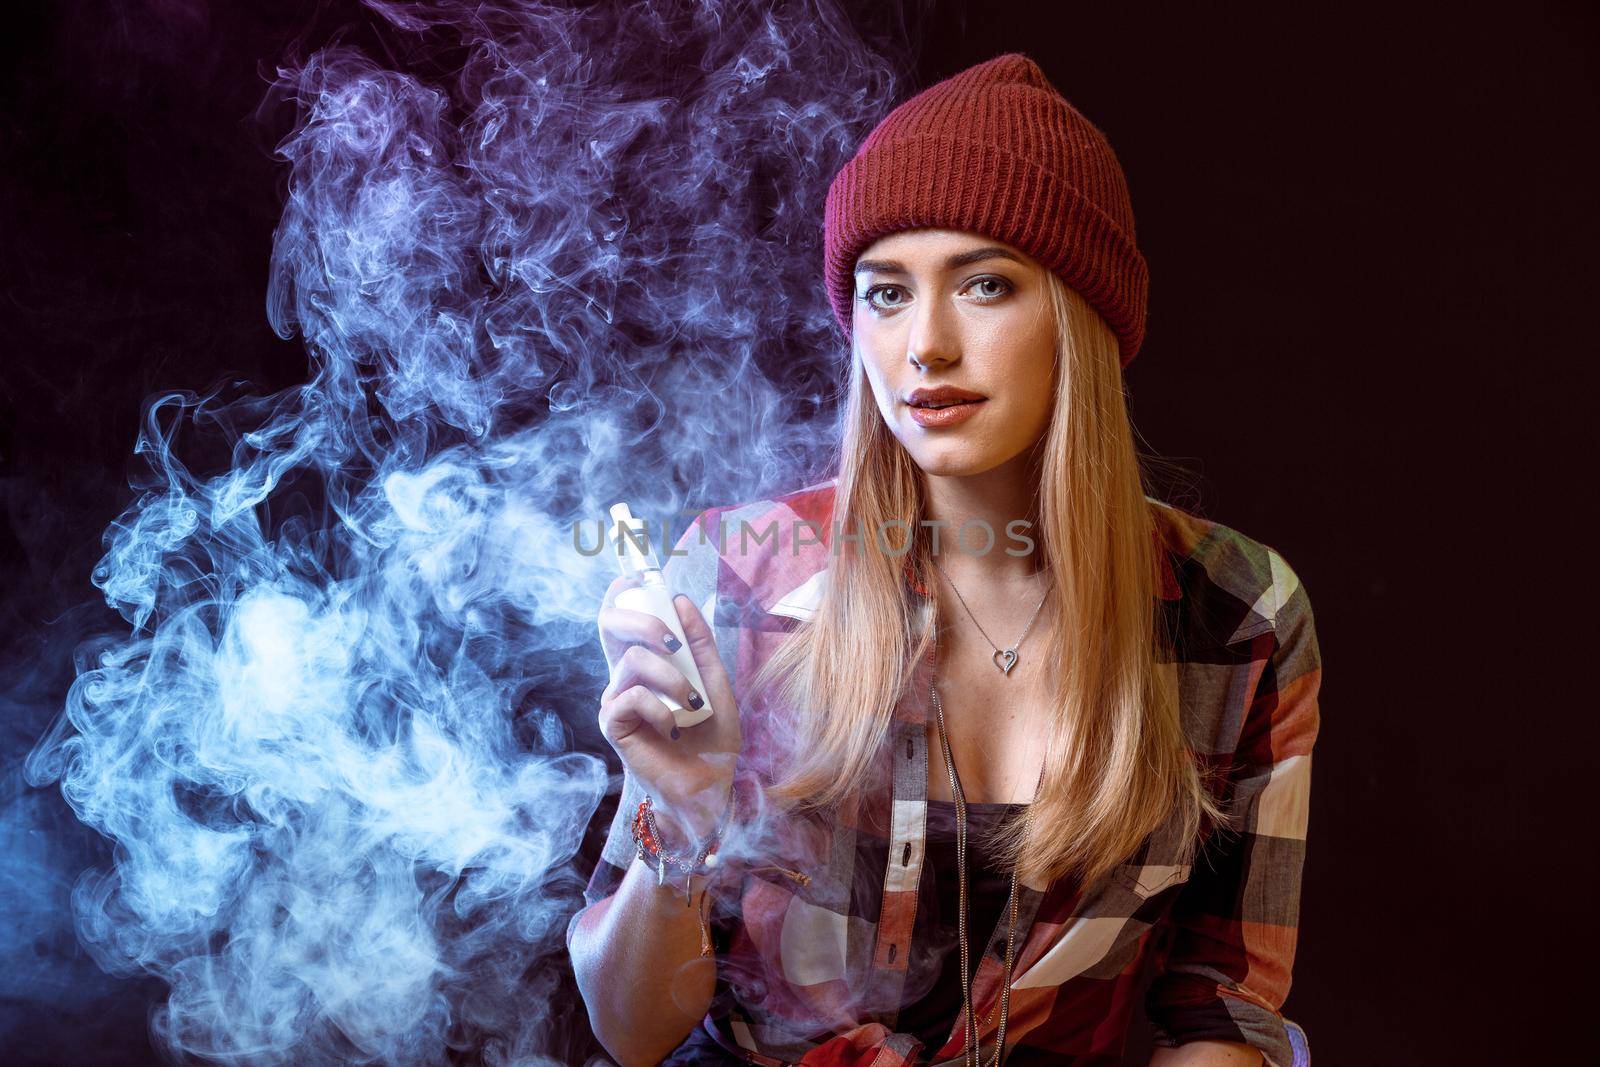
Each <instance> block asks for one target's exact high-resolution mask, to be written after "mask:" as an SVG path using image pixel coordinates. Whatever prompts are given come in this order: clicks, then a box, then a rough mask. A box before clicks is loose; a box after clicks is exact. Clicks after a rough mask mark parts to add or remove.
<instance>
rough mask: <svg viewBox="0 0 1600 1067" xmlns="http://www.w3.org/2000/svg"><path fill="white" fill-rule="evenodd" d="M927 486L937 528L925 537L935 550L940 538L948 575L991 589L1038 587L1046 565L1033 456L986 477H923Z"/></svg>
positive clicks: (931, 515)
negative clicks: (1042, 567) (1041, 543)
mask: <svg viewBox="0 0 1600 1067" xmlns="http://www.w3.org/2000/svg"><path fill="white" fill-rule="evenodd" d="M923 484H924V488H925V492H926V496H927V515H926V518H927V520H928V521H929V522H931V523H937V524H938V525H937V526H936V527H934V528H933V529H930V530H928V531H926V534H927V536H928V537H929V538H930V541H929V543H930V546H931V545H933V544H935V542H933V541H932V537H933V536H934V535H935V533H937V537H938V541H937V542H936V544H937V549H936V552H935V556H934V559H935V561H936V562H937V563H938V564H939V566H940V567H942V568H943V569H944V571H945V573H946V574H948V575H950V576H951V577H952V578H953V579H954V580H955V581H956V582H957V583H960V582H961V580H962V578H963V577H965V578H966V579H967V581H968V583H969V584H972V585H983V586H986V587H989V588H995V587H1001V588H1006V587H1012V586H1015V587H1016V588H1017V589H1029V588H1032V587H1033V586H1034V585H1035V584H1036V583H1037V577H1036V572H1037V571H1038V570H1039V568H1040V566H1041V565H1042V563H1043V559H1042V557H1041V555H1040V551H1039V550H1040V547H1041V546H1040V543H1039V531H1038V514H1039V512H1038V507H1039V499H1038V498H1039V493H1038V488H1039V470H1038V463H1037V460H1036V458H1035V453H1034V451H1033V450H1029V451H1026V452H1023V453H1021V454H1019V455H1017V456H1016V457H1015V458H1013V459H1011V460H1008V461H1007V462H1005V463H1003V464H1001V465H1000V466H998V467H995V468H993V469H991V470H987V471H984V472H983V473H982V474H973V475H964V476H950V475H933V474H929V475H924V482H923ZM1012 523H1018V524H1019V525H1017V526H1015V527H1013V526H1012V525H1011V524H1012ZM1022 523H1025V524H1026V525H1021V524H1022ZM963 531H964V532H963ZM1030 541H1031V542H1032V544H1031V547H1030V545H1029V542H1030ZM1019 553H1021V554H1019Z"/></svg>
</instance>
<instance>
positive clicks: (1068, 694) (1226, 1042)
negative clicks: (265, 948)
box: [569, 55, 1321, 1067]
mask: <svg viewBox="0 0 1600 1067" xmlns="http://www.w3.org/2000/svg"><path fill="white" fill-rule="evenodd" d="M826 250H827V259H826V263H827V273H828V277H827V284H828V289H829V294H830V297H831V299H832V301H833V305H834V308H835V311H836V313H837V315H838V317H839V320H840V323H841V325H842V326H843V327H844V328H845V330H846V332H847V333H848V334H849V335H850V338H851V344H852V352H853V359H852V370H851V377H850V382H849V393H848V399H847V411H846V419H845V432H844V437H843V440H842V442H841V454H840V461H839V469H838V474H837V476H836V477H834V478H831V479H829V480H828V481H826V482H823V483H821V484H818V485H813V486H807V487H805V488H803V489H799V490H797V491H795V492H792V493H789V494H786V495H784V496H781V497H779V498H777V499H774V500H765V501H756V502H751V503H746V504H743V505H738V506H731V507H725V508H717V509H713V510H712V511H709V512H707V513H705V514H704V515H702V516H701V517H700V518H699V520H698V521H697V522H696V524H695V525H694V527H693V528H692V529H691V530H690V531H689V532H688V533H686V534H685V535H684V537H683V538H682V539H681V540H680V541H679V542H678V544H677V547H676V548H675V550H674V553H673V556H672V559H671V560H670V562H669V563H668V564H667V572H668V576H669V579H670V580H671V582H672V584H673V586H674V588H676V589H678V590H680V591H682V592H683V593H684V594H685V595H683V596H680V597H678V598H677V600H676V604H677V606H678V609H679V614H680V618H681V620H682V622H683V626H684V630H685V633H686V634H687V636H688V638H689V641H690V645H691V648H692V652H693V654H694V657H695V661H696V663H697V665H698V667H699V670H700V673H701V676H702V678H703V679H704V682H705V687H706V689H707V692H705V693H703V694H700V693H694V692H692V691H691V690H690V688H689V685H688V682H687V681H686V679H685V678H684V676H683V675H682V674H681V673H680V672H678V671H677V670H676V669H675V668H673V667H672V666H671V664H670V663H669V662H668V661H667V660H666V659H665V658H664V656H663V653H664V652H671V651H672V650H673V649H674V647H675V645H674V643H673V642H672V639H671V635H670V634H669V633H668V631H667V628H666V627H665V626H663V625H662V624H661V623H660V622H659V621H657V620H655V619H653V618H652V617H650V616H649V615H645V614H642V613H637V612H631V611H626V610H622V609H618V608H616V607H614V606H612V605H611V602H610V601H611V599H612V597H614V596H615V593H616V591H617V590H618V589H620V588H621V587H622V585H623V584H624V583H621V582H619V583H618V584H617V585H614V586H613V589H612V591H611V592H610V594H608V597H607V603H606V605H605V606H604V607H603V609H602V611H601V614H600V619H599V623H600V631H601V637H602V641H603V644H604V646H605V649H606V655H607V659H608V661H609V662H610V663H611V665H612V677H611V682H610V685H608V686H607V688H606V690H605V693H604V695H603V697H602V703H601V708H600V721H601V724H602V728H603V729H604V731H605V734H606V736H607V738H608V739H609V740H610V742H611V743H612V745H613V746H614V747H615V748H616V751H617V753H618V754H619V756H620V757H621V759H622V762H623V764H624V767H625V769H626V774H625V781H624V789H623V797H622V802H621V806H620V807H619V810H618V813H617V819H616V821H615V823H614V824H613V826H612V830H611V835H610V839H609V840H608V842H607V845H606V848H605V851H604V855H603V857H602V860H601V863H600V864H599V867H598V868H597V870H596V871H595V874H594V877H593V879H592V881H591V883H590V885H589V890H588V894H587V896H588V900H589V905H588V906H587V907H586V908H585V909H584V910H583V911H582V912H580V913H579V914H578V916H577V917H576V918H575V919H574V921H573V923H572V926H571V927H570V929H569V946H570V949H571V952H572V959H573V965H574V968H575V971H576V974H577V977H578V981H579V985H580V988H581V989H582V991H583V994H584V998H585V1001H586V1003H587V1006H588V1011H589V1017H590V1020H591V1023H592V1024H593V1027H594V1030H595V1033H596V1035H597V1036H598V1037H599V1039H600V1040H601V1042H602V1043H603V1044H604V1045H605V1046H606V1047H607V1049H608V1050H609V1051H610V1052H611V1053H612V1054H613V1055H614V1056H615V1057H616V1058H617V1059H618V1061H619V1062H621V1063H623V1064H634V1063H656V1062H659V1061H661V1060H662V1059H663V1058H664V1057H670V1059H671V1061H672V1062H674V1063H690V1062H696V1063H698V1062H721V1061H727V1062H752V1063H762V1064H783V1063H804V1064H837V1065H845V1064H851V1065H854V1064H860V1065H863V1067H864V1065H867V1064H876V1065H885V1064H903V1063H904V1064H909V1063H914V1062H915V1063H922V1062H935V1063H938V1062H966V1063H984V1064H988V1063H991V1062H998V1061H1003V1062H1006V1063H1011V1064H1020V1063H1072V1064H1111V1063H1118V1062H1121V1053H1122V1049H1123V1046H1124V1041H1125V1036H1126V1032H1127V1028H1128V1024H1129V1021H1130V1019H1131V1016H1132V1007H1133V1004H1134V1001H1135V998H1137V997H1139V996H1141V995H1143V996H1144V997H1145V1006H1146V1009H1147V1012H1148V1014H1149V1017H1150V1019H1151V1020H1152V1022H1153V1024H1154V1025H1155V1028H1156V1042H1157V1045H1158V1048H1157V1051H1156V1055H1155V1058H1154V1059H1153V1060H1152V1063H1154V1064H1157V1065H1161V1067H1171V1065H1175V1064H1191V1065H1200V1064H1208V1065H1211V1064H1214V1065H1224V1064H1257V1063H1263V1062H1265V1063H1267V1064H1273V1065H1277V1067H1288V1065H1289V1064H1290V1063H1291V1062H1293V1059H1294V1052H1293V1050H1292V1047H1291V1046H1292V1036H1298V1031H1297V1028H1295V1027H1293V1025H1292V1024H1290V1023H1287V1022H1286V1020H1285V1019H1284V1018H1283V1016H1282V1014H1281V1012H1280V1009H1281V1006H1282V1003H1283V1000H1284V998H1285V996H1286V994H1287V992H1288V988H1289V980H1290V968H1291V964H1292V962H1293V957H1294V946H1295V936H1296V923H1297V914H1298V906H1299V879H1300V872H1301V866H1302V861H1303V855H1304V847H1305V829H1306V820H1307V797H1308V790H1309V783H1310V757H1311V749H1312V744H1313V742H1314V740H1315V737H1316V733H1317V728H1318V710H1317V690H1318V685H1319V680H1320V673H1321V667H1320V658H1319V654H1318V649H1317V642H1316V636H1315V630H1314V627H1313V622H1312V616H1311V609H1310V605H1309V602H1308V600H1307V597H1306V592H1305V589H1304V588H1303V587H1302V586H1301V584H1300V583H1299V581H1298V579H1297V578H1296V576H1295V574H1294V572H1293V571H1292V570H1291V569H1290V567H1289V566H1288V564H1287V563H1285V561H1284V560H1283V558H1282V557H1281V556H1280V555H1279V554H1278V553H1276V552H1275V551H1273V550H1272V549H1271V548H1269V547H1267V546H1266V545H1263V544H1261V543H1259V542H1257V541H1254V540H1252V539H1250V538H1248V537H1246V536H1245V535H1244V534H1242V533H1240V532H1238V531H1236V530H1232V529H1229V528H1228V527H1226V526H1223V525H1221V524H1219V523H1214V522H1209V521H1206V520H1203V519H1200V518H1198V517H1196V516H1193V515H1190V514H1187V513H1185V512H1183V511H1181V510H1179V509H1177V508H1174V507H1171V506H1168V505H1166V504H1164V503H1162V502H1160V501H1157V500H1155V499H1153V498H1151V497H1149V496H1147V495H1146V494H1145V492H1144V482H1143V477H1142V472H1141V469H1140V466H1139V463H1138V460H1137V457H1136V453H1135V449H1134V442H1133V436H1132V431H1131V428H1130V426H1129V422H1128V417H1127V409H1126V402H1125V394H1124V392H1123V382H1122V368H1123V367H1125V366H1126V365H1127V363H1128V362H1129V361H1130V360H1131V359H1132V358H1133V357H1134V355H1135V353H1136V352H1137V351H1138V348H1139V345H1140V341H1141V339H1142V335H1143V330H1144V314H1145V292H1146V285H1147V281H1146V271H1145V265H1144V261H1143V259H1142V257H1141V256H1140V254H1139V252H1138V250H1137V248H1136V247H1135V245H1134V227H1133V217H1132V212H1131V208H1130V206H1129V202H1128V196H1127V189H1126V184H1125V182H1124V179H1123V175H1122V171H1121V169H1120V167H1119V165H1118V163H1117V161H1116V158H1115V156H1114V155H1113V153H1112V151H1111V149H1110V146H1109V145H1108V144H1107V143H1106V141H1105V139H1104V137H1103V135H1102V134H1101V133H1100V132H1099V131H1098V130H1097V129H1096V128H1095V127H1094V126H1092V125H1091V124H1090V123H1089V122H1088V121H1087V120H1085V119H1084V118H1083V117H1082V116H1081V115H1080V114H1078V112H1077V111H1075V110H1074V109H1073V108H1072V107H1071V105H1069V104H1068V103H1067V101H1066V100H1064V99H1063V98H1062V97H1061V96H1060V95H1059V94H1058V93H1057V92H1056V91H1055V90H1054V89H1053V88H1052V87H1051V85H1050V84H1049V82H1048V81H1047V80H1046V79H1045V78H1044V76H1043V75H1042V73H1041V72H1040V71H1039V69H1038V67H1037V66H1035V65H1034V64H1033V63H1032V62H1031V61H1030V60H1028V59H1027V58H1026V57H1023V56H1020V55H1006V56H1001V57H999V58H997V59H994V60H991V61H990V62H988V63H984V64H981V65H979V66H977V67H974V68H972V69H970V70H967V71H965V72H963V73H961V74H959V75H957V76H955V77H954V78H951V79H949V80H947V81H945V82H942V83H940V84H938V85H936V86H934V87H932V88H930V89H928V90H927V91H925V92H923V93H922V94H920V95H919V96H917V97H914V98H913V99H911V100H910V101H908V102H906V103H904V104H902V105H901V106H900V107H899V108H897V109H896V110H895V111H894V112H893V113H891V114H890V115H889V116H888V118H886V119H885V120H884V121H883V123H881V124H880V125H879V127H878V128H877V129H876V130H875V131H874V132H873V133H872V134H871V136H870V137H868V139H867V140H866V142H865V143H864V144H863V145H862V147H861V149H860V151H859V152H858V153H857V155H856V157H855V158H854V159H853V160H852V161H851V162H850V163H849V164H848V165H847V166H846V167H845V168H844V169H843V170H842V171H841V172H840V173H839V175H838V177H837V178H836V179H835V181H834V184H833V186H832V188H831V189H830V192H829V197H828V210H827V221H826ZM658 693H666V694H671V695H672V696H673V697H675V698H676V699H677V700H679V701H680V702H682V703H684V704H687V705H689V706H698V705H699V703H700V702H701V701H703V700H706V699H709V700H710V702H711V705H712V708H713V710H714V714H713V715H712V717H711V718H710V719H708V720H706V721H705V722H704V723H701V724H699V725H696V726H692V727H687V728H683V729H679V728H676V727H675V726H674V725H673V717H672V714H671V713H670V712H669V711H668V709H667V707H666V705H665V704H663V703H662V701H661V700H660V699H659V697H658V696H657V695H656V694H658ZM652 819H653V820H654V821H653V822H652V821H651V820H652ZM708 856H709V857H710V858H711V862H709V863H708V862H706V861H705V860H706V857H708ZM674 1050H676V1051H674Z"/></svg>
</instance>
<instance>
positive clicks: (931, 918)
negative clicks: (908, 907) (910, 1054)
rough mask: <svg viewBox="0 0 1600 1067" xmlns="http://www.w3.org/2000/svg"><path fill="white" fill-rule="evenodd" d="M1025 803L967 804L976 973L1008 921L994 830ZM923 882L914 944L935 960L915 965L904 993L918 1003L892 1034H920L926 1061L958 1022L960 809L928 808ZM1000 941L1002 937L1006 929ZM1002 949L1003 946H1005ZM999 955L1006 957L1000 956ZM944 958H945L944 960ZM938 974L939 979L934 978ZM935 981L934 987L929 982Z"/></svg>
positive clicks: (971, 952)
mask: <svg viewBox="0 0 1600 1067" xmlns="http://www.w3.org/2000/svg"><path fill="white" fill-rule="evenodd" d="M1025 807H1027V805H1026V804H970V803H969V804H968V805H967V950H968V965H969V966H970V967H971V972H970V973H972V974H976V973H977V970H978V961H979V960H980V959H981V958H982V957H983V950H984V949H985V948H987V947H988V944H989V938H990V936H991V935H992V934H993V933H994V932H995V927H996V926H997V925H999V924H1000V923H1001V922H1002V921H1003V920H1004V919H1005V918H1006V916H1005V915H1004V914H1003V913H1004V912H1005V910H1006V898H1007V896H1008V895H1009V893H1010V891H1011V871H1010V869H1009V868H1001V866H1000V864H999V863H998V861H997V860H996V859H995V856H994V847H993V837H994V830H995V828H996V827H997V826H999V824H1000V822H1001V820H1002V819H1004V818H1005V816H1006V815H1007V814H1008V813H1010V812H1012V811H1018V810H1021V809H1022V808H1025ZM923 849H924V859H923V864H922V882H921V887H920V889H919V891H918V894H917V896H918V899H919V902H920V903H921V905H922V906H921V907H919V908H918V909H917V911H918V915H917V926H918V928H919V930H918V933H917V934H916V935H915V936H914V937H913V939H912V941H913V943H914V944H917V945H927V946H929V947H930V952H931V955H930V956H929V957H928V958H926V959H923V960H917V961H913V966H912V968H911V970H910V972H909V973H908V974H907V984H906V992H907V994H908V995H910V996H912V997H916V993H917V992H918V991H921V990H923V989H924V988H926V993H925V994H924V995H923V996H921V997H920V998H917V999H915V1000H914V1001H913V1002H912V1003H909V1004H907V1005H906V1006H905V1007H904V1008H902V1009H901V1010H900V1016H899V1019H898V1020H897V1021H896V1023H895V1027H894V1028H895V1030H896V1031H898V1032H900V1033H904V1034H915V1035H916V1036H917V1037H919V1038H920V1039H921V1040H922V1044H923V1048H924V1054H925V1055H931V1054H932V1053H933V1052H935V1051H937V1050H938V1049H940V1048H942V1047H943V1046H944V1043H945V1039H946V1038H948V1037H949V1036H950V1031H951V1029H952V1028H953V1027H955V1026H956V1025H957V1024H958V1023H959V1022H960V1019H961V978H960V974H961V948H960V944H959V936H960V928H959V927H958V926H957V916H958V914H959V912H960V907H961V891H960V885H959V884H958V882H957V868H956V805H955V801H953V800H929V801H928V827H927V836H926V840H925V842H924V845H923ZM1000 936H1001V937H1002V938H1003V937H1004V936H1005V932H1004V930H1003V929H1002V930H1001V934H1000ZM1002 944H1004V942H1002ZM1002 951H1004V950H1003V949H1002ZM941 957H942V958H941ZM934 975H937V977H933V976H934ZM930 980H931V981H932V986H931V988H929V987H927V983H928V982H929V981H930Z"/></svg>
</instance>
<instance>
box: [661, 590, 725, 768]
mask: <svg viewBox="0 0 1600 1067" xmlns="http://www.w3.org/2000/svg"><path fill="white" fill-rule="evenodd" d="M672 606H673V607H675V608H677V609H678V622H679V623H680V624H681V625H682V626H683V636H685V637H687V638H688V639H689V651H690V652H691V653H692V654H693V655H694V665H695V666H696V667H697V668H699V670H700V681H701V682H703V683H705V687H706V693H705V695H706V696H707V697H709V698H710V700H711V718H709V719H707V720H705V722H703V723H697V724H696V726H694V727H690V729H695V728H696V727H697V726H704V725H706V724H707V723H715V722H717V720H719V719H720V720H724V721H722V722H720V723H718V725H719V726H720V727H721V728H723V729H728V730H731V731H732V735H731V736H735V737H736V736H737V735H738V726H739V714H738V713H739V708H738V704H737V702H736V701H735V700H734V695H733V685H732V684H731V683H730V682H729V681H728V671H727V668H725V667H724V666H723V665H722V656H721V655H719V654H718V652H717V642H716V638H715V637H714V636H713V635H712V633H711V626H710V624H709V623H707V622H706V620H705V616H704V615H701V614H700V609H699V608H697V607H696V606H695V603H694V601H693V600H690V599H689V598H688V597H687V596H686V595H684V594H682V593H679V594H678V595H677V596H675V597H673V598H672Z"/></svg>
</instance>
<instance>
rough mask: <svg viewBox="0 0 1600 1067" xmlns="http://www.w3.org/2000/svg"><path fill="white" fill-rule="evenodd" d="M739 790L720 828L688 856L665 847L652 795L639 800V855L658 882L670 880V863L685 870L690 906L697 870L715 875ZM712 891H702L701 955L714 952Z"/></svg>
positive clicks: (731, 792) (635, 828)
mask: <svg viewBox="0 0 1600 1067" xmlns="http://www.w3.org/2000/svg"><path fill="white" fill-rule="evenodd" d="M737 796H738V794H737V792H736V791H735V790H734V789H732V788H730V789H729V790H728V807H727V808H726V810H724V811H723V813H722V818H720V819H718V820H717V825H716V828H715V829H713V830H712V831H711V833H710V834H709V835H708V836H707V837H706V839H705V840H704V841H703V842H701V844H700V847H699V848H698V849H696V850H695V853H694V855H693V856H692V857H685V856H684V855H682V854H681V853H677V852H669V851H667V850H666V848H665V847H663V844H662V836H661V827H660V826H658V825H657V824H656V812H655V806H654V804H653V803H652V801H651V798H650V797H649V796H648V795H646V796H645V798H644V799H643V800H641V801H640V802H639V808H638V810H637V811H635V812H634V813H633V843H634V846H635V848H637V849H638V852H639V858H640V859H642V860H644V861H645V864H646V865H647V866H653V867H654V868H655V869H656V884H657V885H665V884H666V881H667V867H668V865H671V866H672V867H675V868H676V869H678V870H679V871H682V872H683V904H684V907H689V906H690V905H692V904H693V903H694V896H693V892H692V890H691V887H690V879H691V878H692V877H693V876H694V875H696V874H704V875H711V874H714V873H715V869H716V867H717V863H718V858H717V852H716V849H717V846H718V845H719V844H720V843H721V841H722V831H723V830H724V829H725V828H726V827H727V825H728V823H729V822H731V821H732V820H733V816H734V809H735V808H736V807H737ZM710 897H711V894H710V892H709V891H708V892H706V893H705V894H703V895H702V897H701V900H700V955H702V956H709V955H711V953H712V948H711V932H710V929H709V927H708V925H707V915H706V911H707V908H708V902H709V900H710Z"/></svg>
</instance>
